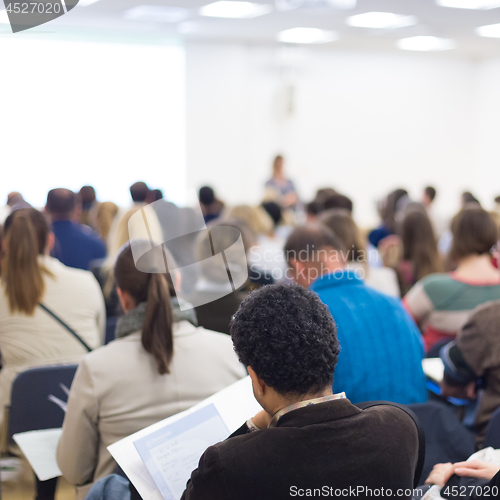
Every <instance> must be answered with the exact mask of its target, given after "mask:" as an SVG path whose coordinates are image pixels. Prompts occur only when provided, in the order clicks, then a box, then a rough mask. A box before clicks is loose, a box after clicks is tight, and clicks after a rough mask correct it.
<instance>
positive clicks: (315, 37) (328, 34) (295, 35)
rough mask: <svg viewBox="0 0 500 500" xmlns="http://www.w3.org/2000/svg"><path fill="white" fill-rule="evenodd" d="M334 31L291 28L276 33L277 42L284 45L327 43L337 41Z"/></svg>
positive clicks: (337, 37)
mask: <svg viewBox="0 0 500 500" xmlns="http://www.w3.org/2000/svg"><path fill="white" fill-rule="evenodd" d="M338 39H339V36H338V35H337V33H335V32H334V31H326V30H320V29H318V28H292V29H289V30H285V31H281V32H280V33H278V36H277V40H278V41H279V42H285V43H328V42H333V41H335V40H338Z"/></svg>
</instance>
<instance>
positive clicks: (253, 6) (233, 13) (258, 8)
mask: <svg viewBox="0 0 500 500" xmlns="http://www.w3.org/2000/svg"><path fill="white" fill-rule="evenodd" d="M272 10H273V8H272V6H271V5H266V4H261V3H252V2H232V1H226V0H221V1H220V2H215V3H211V4H208V5H205V7H202V8H201V9H200V11H199V12H200V14H201V15H202V16H208V17H230V18H235V19H251V18H252V17H258V16H263V15H264V14H269V12H271V11H272Z"/></svg>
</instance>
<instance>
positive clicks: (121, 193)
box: [0, 35, 186, 206]
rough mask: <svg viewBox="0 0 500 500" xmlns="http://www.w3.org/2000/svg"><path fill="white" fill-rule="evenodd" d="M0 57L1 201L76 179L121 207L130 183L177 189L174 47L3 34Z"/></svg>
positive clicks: (178, 85)
mask: <svg viewBox="0 0 500 500" xmlns="http://www.w3.org/2000/svg"><path fill="white" fill-rule="evenodd" d="M16 36H17V35H16ZM0 53H1V54H2V63H1V64H2V72H1V78H0V95H1V96H2V101H1V106H0V113H1V119H0V138H1V144H2V146H1V149H0V151H1V153H0V165H1V166H0V169H1V172H2V177H1V182H0V205H3V204H4V203H5V201H4V200H5V199H6V197H7V193H9V192H11V191H20V192H22V193H23V195H24V196H25V199H26V200H27V201H28V202H30V203H32V204H34V205H35V206H42V205H44V204H45V200H46V196H47V191H48V190H49V189H51V188H54V187H68V188H70V189H74V190H79V189H80V187H81V186H82V185H84V184H93V185H94V186H95V187H96V190H97V194H98V197H99V199H101V200H112V201H115V202H116V203H119V204H122V205H128V204H129V203H130V195H129V192H128V187H129V186H130V185H131V184H132V183H133V182H135V181H137V180H144V181H146V182H148V183H150V184H151V185H152V186H153V187H155V188H163V189H164V190H165V191H166V193H167V194H168V195H169V196H170V197H171V198H174V199H179V198H176V197H177V196H178V195H179V193H180V194H181V195H182V194H183V189H184V187H185V176H186V173H185V121H184V120H185V101H184V92H185V81H184V50H183V48H182V47H180V46H165V45H148V44H132V43H130V44H122V43H100V42H90V41H67V40H60V39H58V40H43V39H39V38H36V37H34V38H31V39H28V38H23V37H21V38H15V37H14V38H12V37H10V38H9V37H7V36H6V37H1V39H0Z"/></svg>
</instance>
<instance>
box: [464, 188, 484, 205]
mask: <svg viewBox="0 0 500 500" xmlns="http://www.w3.org/2000/svg"><path fill="white" fill-rule="evenodd" d="M461 202H462V208H464V207H465V206H466V205H468V204H469V203H472V204H474V205H479V206H481V203H480V201H479V200H478V199H477V198H476V197H475V196H474V195H473V194H472V193H471V192H469V191H465V192H463V193H462V198H461Z"/></svg>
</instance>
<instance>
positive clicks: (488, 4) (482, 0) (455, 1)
mask: <svg viewBox="0 0 500 500" xmlns="http://www.w3.org/2000/svg"><path fill="white" fill-rule="evenodd" d="M436 3H437V5H440V6H441V7H453V8H455V9H477V10H488V9H496V8H497V7H500V1H499V0H436Z"/></svg>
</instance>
